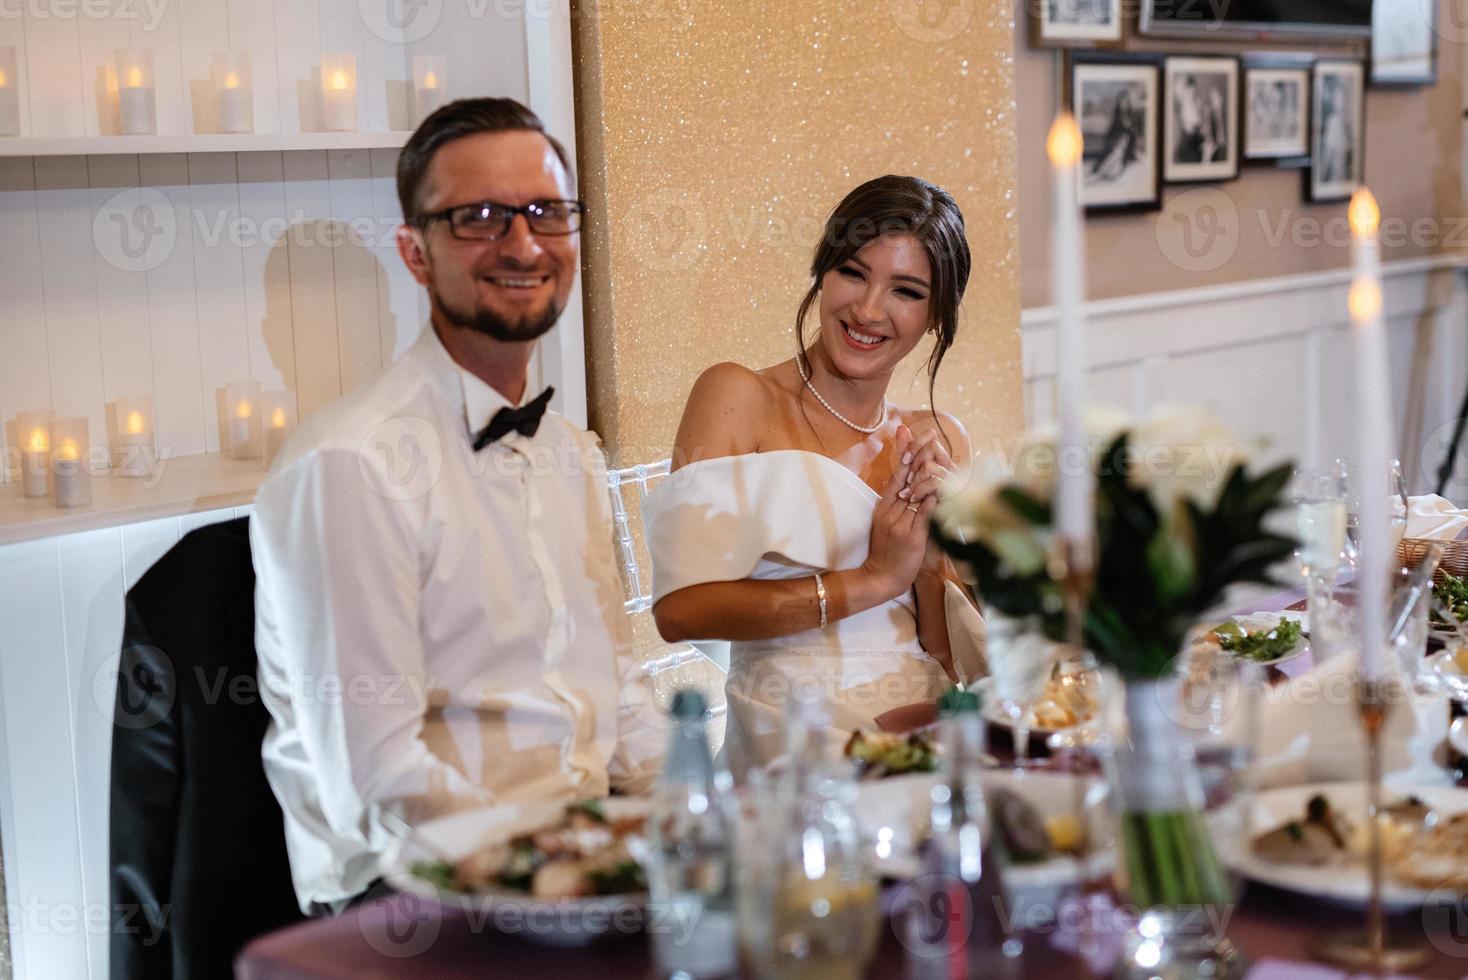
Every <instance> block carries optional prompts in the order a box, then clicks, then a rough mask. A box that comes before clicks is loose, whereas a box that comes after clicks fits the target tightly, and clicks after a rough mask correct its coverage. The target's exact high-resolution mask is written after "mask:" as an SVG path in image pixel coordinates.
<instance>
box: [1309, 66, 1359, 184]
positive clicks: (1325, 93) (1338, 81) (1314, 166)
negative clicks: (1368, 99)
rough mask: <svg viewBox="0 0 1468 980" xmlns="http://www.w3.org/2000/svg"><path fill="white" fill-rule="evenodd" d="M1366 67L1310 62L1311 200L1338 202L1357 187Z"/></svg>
mask: <svg viewBox="0 0 1468 980" xmlns="http://www.w3.org/2000/svg"><path fill="white" fill-rule="evenodd" d="M1365 89H1366V66H1365V65H1364V64H1363V63H1362V62H1360V61H1333V60H1331V61H1328V60H1325V59H1322V60H1320V61H1317V62H1316V63H1315V69H1314V74H1313V77H1312V79H1311V84H1310V169H1309V171H1308V172H1307V174H1306V181H1305V192H1306V197H1307V198H1308V199H1309V200H1311V201H1344V200H1347V199H1348V198H1350V196H1351V194H1352V192H1353V191H1355V190H1356V188H1357V187H1359V186H1360V184H1361V181H1362V179H1363V177H1364V171H1365V166H1366V134H1365V128H1366V127H1365V123H1366V118H1365V113H1364V112H1363V111H1362V109H1363V107H1364V106H1363V103H1364V96H1365Z"/></svg>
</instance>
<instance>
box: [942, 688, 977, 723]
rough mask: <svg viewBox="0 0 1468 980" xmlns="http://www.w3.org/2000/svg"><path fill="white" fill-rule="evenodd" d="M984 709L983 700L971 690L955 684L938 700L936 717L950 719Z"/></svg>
mask: <svg viewBox="0 0 1468 980" xmlns="http://www.w3.org/2000/svg"><path fill="white" fill-rule="evenodd" d="M983 708H984V699H983V697H982V696H981V695H980V694H979V692H978V691H975V690H973V689H971V688H968V687H965V686H964V685H962V684H955V685H953V686H952V687H950V688H949V689H948V690H946V691H944V692H943V694H942V696H941V697H939V698H938V717H940V718H950V717H952V716H954V715H961V714H965V713H967V712H975V713H977V712H979V711H982V710H983Z"/></svg>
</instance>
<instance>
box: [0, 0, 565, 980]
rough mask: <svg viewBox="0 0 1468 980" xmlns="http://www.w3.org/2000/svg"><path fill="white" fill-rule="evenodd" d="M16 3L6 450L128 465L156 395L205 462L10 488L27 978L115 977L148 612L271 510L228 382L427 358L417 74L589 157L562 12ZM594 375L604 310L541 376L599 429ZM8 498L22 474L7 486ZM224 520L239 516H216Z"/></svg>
mask: <svg viewBox="0 0 1468 980" xmlns="http://www.w3.org/2000/svg"><path fill="white" fill-rule="evenodd" d="M552 6H553V7H554V5H552ZM43 8H44V9H43ZM15 9H16V11H17V12H18V14H19V15H18V16H6V17H0V45H14V46H15V47H16V49H17V52H18V56H19V64H20V69H21V70H20V74H21V79H20V83H21V86H22V93H21V113H22V132H23V134H24V135H23V136H21V137H16V138H6V139H3V140H0V241H3V242H4V243H5V247H6V258H5V261H4V262H0V308H3V309H4V310H5V315H4V318H3V320H0V450H6V449H13V448H14V447H15V442H16V433H15V431H14V420H15V415H16V413H17V412H18V411H20V410H22V409H27V408H45V407H50V408H54V409H55V410H56V411H57V412H58V413H61V414H68V415H85V416H87V418H88V419H89V420H90V422H91V439H92V442H93V446H94V447H95V448H97V449H99V450H100V449H101V448H102V447H104V446H105V445H106V441H107V428H106V412H107V407H108V405H109V404H110V403H111V402H113V401H114V400H115V399H116V398H117V397H119V396H121V395H129V394H151V395H152V396H153V399H154V404H155V409H156V414H157V430H158V441H159V448H160V451H161V452H163V453H165V454H167V455H168V456H170V457H175V458H181V457H191V458H188V459H181V460H180V461H179V462H178V463H177V465H176V468H175V469H173V470H171V471H169V472H170V473H171V474H172V476H169V477H165V479H164V480H162V481H160V482H159V484H158V485H157V486H156V487H143V484H142V481H121V480H118V479H111V478H107V479H103V480H101V482H99V483H98V484H97V487H98V496H97V502H96V503H95V504H94V506H93V507H92V508H88V509H86V510H85V511H82V512H62V511H55V510H52V509H50V508H48V507H46V506H45V505H44V504H38V505H37V506H38V508H39V510H38V514H39V516H37V515H36V514H30V513H28V512H27V513H25V514H21V516H19V517H17V516H16V514H17V513H19V512H20V511H21V510H23V509H24V508H26V507H29V505H30V504H33V503H36V502H30V501H21V500H19V499H18V488H17V487H14V486H10V485H5V486H0V525H3V527H0V540H8V541H9V542H10V543H7V544H0V622H3V623H5V624H6V628H5V630H3V631H0V843H3V847H4V855H3V856H4V878H5V885H6V897H7V909H8V912H9V922H8V926H9V930H10V933H11V944H12V952H13V957H14V969H15V975H16V976H17V977H24V978H31V977H36V978H45V980H49V978H52V977H67V978H79V977H90V978H92V980H99V978H103V977H105V976H106V973H107V967H106V961H107V938H108V937H107V929H106V922H107V915H106V911H107V910H106V904H107V880H106V860H107V806H106V800H107V791H108V769H109V753H110V741H111V731H110V726H111V717H110V712H111V703H112V697H113V696H114V694H115V674H114V673H112V671H113V670H114V667H113V664H114V660H113V658H114V657H115V655H116V653H117V648H118V645H119V641H120V639H121V624H122V600H123V595H124V593H125V591H126V589H127V588H128V587H129V586H131V585H132V584H133V583H134V582H136V581H137V579H138V578H139V577H140V576H141V575H142V574H143V573H144V572H145V571H146V569H147V568H148V566H149V565H151V564H152V563H153V562H154V561H155V560H157V558H158V557H159V556H160V555H162V554H163V553H164V552H165V551H166V550H167V549H168V548H169V547H170V546H171V545H172V544H173V543H174V542H176V541H177V540H178V538H179V537H180V536H181V535H182V534H184V533H187V532H188V531H189V530H192V529H193V528H195V527H198V526H200V525H202V524H204V523H208V522H210V521H213V520H223V519H227V518H229V517H231V516H245V515H247V514H248V513H249V512H250V508H249V507H248V506H247V505H244V504H243V502H244V501H248V500H249V499H251V494H252V492H253V487H254V485H255V482H256V481H257V480H258V478H259V472H258V471H256V470H251V471H250V472H248V473H246V472H244V470H242V469H241V467H242V466H244V464H236V463H232V462H231V461H228V460H224V459H222V458H221V457H219V456H217V455H216V456H206V455H199V454H205V453H216V452H217V451H218V449H219V448H220V444H221V439H220V435H221V432H220V424H219V421H220V420H219V412H220V409H221V407H222V388H223V386H224V384H225V383H226V382H228V381H233V380H243V379H246V378H254V379H257V380H259V381H260V382H261V383H262V384H263V385H264V387H265V388H266V389H274V388H287V389H290V390H292V391H294V392H295V393H296V396H297V403H298V407H299V410H300V414H301V415H302V416H303V417H304V416H305V415H308V414H310V412H312V411H314V410H315V409H317V408H320V407H321V406H322V405H325V404H327V403H328V402H330V401H333V400H334V399H336V398H338V397H340V396H341V395H342V394H343V393H345V392H349V391H351V390H353V389H355V388H358V387H360V386H361V385H363V384H366V383H367V382H369V381H370V380H371V379H373V378H374V377H376V376H377V374H378V373H379V372H380V371H381V370H382V369H383V367H384V366H385V365H386V364H387V363H389V362H391V361H392V360H393V359H394V358H395V357H396V356H398V355H399V354H401V353H402V352H403V351H404V350H405V349H406V348H407V347H408V345H409V344H411V343H412V342H413V340H414V338H415V337H416V336H417V335H418V332H419V330H420V329H421V327H422V325H423V323H424V322H425V319H426V316H427V312H428V307H427V299H426V296H425V294H424V291H423V290H422V288H421V287H419V286H418V285H417V284H416V283H415V282H414V281H413V280H412V277H411V276H409V275H408V273H407V270H406V269H405V268H404V267H403V265H402V262H401V260H400V259H399V258H398V255H397V248H396V244H395V242H394V236H393V232H394V230H395V229H396V227H397V225H398V224H399V222H400V221H401V214H400V211H399V208H398V203H397V190H396V180H395V177H396V163H397V157H398V148H399V147H400V146H401V145H402V142H403V140H404V138H405V133H404V132H403V131H404V130H410V129H412V128H413V127H414V126H415V125H416V123H417V119H416V118H414V116H413V108H414V100H413V93H412V55H413V54H436V55H443V56H445V59H446V69H445V77H444V78H443V80H442V81H443V85H444V89H445V92H446V95H447V96H448V97H449V98H455V97H460V96H471V95H508V96H512V97H515V98H518V99H520V100H521V101H523V102H525V103H526V104H528V105H529V106H530V107H531V108H532V109H534V110H536V111H537V112H539V113H540V114H541V116H542V117H543V118H544V119H545V121H546V123H547V126H548V128H549V129H550V130H551V131H552V132H553V133H555V135H557V136H558V137H559V138H560V139H561V140H562V141H563V142H564V143H566V144H567V146H568V148H569V149H571V150H572V152H573V153H574V146H575V133H574V120H575V114H574V111H573V110H574V106H573V105H572V92H573V86H572V74H571V55H570V25H569V23H568V22H567V20H566V19H565V17H563V16H560V15H559V14H557V13H555V12H552V14H551V15H550V16H548V17H547V16H545V15H544V6H543V5H541V6H540V7H536V5H518V4H511V5H504V4H495V3H480V2H470V3H458V2H449V3H436V2H430V3H398V2H382V3H361V2H359V0H169V2H166V3H158V2H156V0H153V2H149V0H127V2H125V3H124V2H122V0H104V2H100V3H88V4H82V5H79V6H77V7H76V8H75V10H76V12H77V15H76V16H74V17H71V18H65V17H55V16H49V13H50V9H49V8H46V5H44V4H42V5H35V4H24V5H22V4H16V5H15ZM38 11H39V12H40V13H39V14H38ZM525 11H530V14H529V16H528V17H527V15H526V14H525V13H524V12H525ZM536 11H539V13H536ZM42 14H45V16H42ZM124 47H145V48H150V49H152V51H153V57H154V73H155V84H156V88H157V100H158V101H157V105H158V135H156V136H137V137H121V136H116V135H112V134H113V133H114V132H115V130H116V125H115V120H114V118H113V117H114V111H113V109H112V103H111V101H110V99H109V98H108V97H107V87H106V81H107V77H106V76H107V72H106V69H107V68H109V67H110V66H111V65H112V63H113V52H114V51H115V50H116V49H118V48H124ZM241 49H243V50H248V51H249V52H250V59H251V74H252V84H253V95H254V114H255V132H254V133H253V134H245V135H232V134H219V133H217V132H216V130H217V120H216V119H215V118H214V109H213V106H212V90H211V88H210V85H209V73H210V66H211V63H212V58H213V54H214V52H216V51H223V50H241ZM328 52H350V53H352V54H354V55H356V57H357V70H358V82H359V89H358V108H359V115H358V124H359V129H360V132H358V133H321V132H318V131H317V130H319V120H318V118H317V117H318V111H317V108H318V107H317V95H316V93H317V90H318V87H319V84H320V77H319V63H320V58H321V55H322V54H323V53H328ZM583 358H584V347H583V343H582V324H581V301H580V295H579V292H578V293H577V294H576V295H575V296H573V298H572V301H571V304H570V305H569V307H568V309H567V311H566V313H565V315H564V316H563V317H562V320H561V323H560V325H559V327H558V329H557V331H556V332H554V333H553V334H551V335H550V337H549V338H547V345H546V347H545V350H544V353H543V356H538V357H537V358H536V359H535V360H534V361H533V363H532V372H533V374H532V377H533V379H535V380H536V381H538V382H539V383H540V384H554V385H555V386H556V387H557V391H558V397H557V401H558V407H560V408H561V409H562V410H563V411H565V412H566V414H567V415H569V416H570V417H571V418H573V419H575V420H577V421H579V422H582V423H583V424H584V422H585V418H586V393H585V366H584V363H583ZM246 469H248V467H246ZM7 478H10V479H16V478H18V474H14V473H7V472H6V470H5V467H3V466H0V483H4V481H5V480H6V479H7ZM124 483H125V484H127V485H123V484H124ZM236 503H240V504H241V506H238V507H236V506H233V505H234V504H236ZM226 505H228V506H226ZM210 507H213V508H223V509H215V510H208V511H205V512H196V511H199V510H200V508H210ZM89 915H90V916H91V921H92V922H93V925H90V926H89V925H88V924H87V921H88V919H87V917H88V916H89Z"/></svg>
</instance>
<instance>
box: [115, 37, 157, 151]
mask: <svg viewBox="0 0 1468 980" xmlns="http://www.w3.org/2000/svg"><path fill="white" fill-rule="evenodd" d="M116 71H117V121H118V129H119V130H120V131H121V132H122V133H123V134H124V135H126V136H139V135H146V134H151V133H156V132H157V131H158V105H157V99H156V98H155V97H154V90H153V52H152V51H150V50H148V49H147V48H128V49H124V50H121V51H118V52H116Z"/></svg>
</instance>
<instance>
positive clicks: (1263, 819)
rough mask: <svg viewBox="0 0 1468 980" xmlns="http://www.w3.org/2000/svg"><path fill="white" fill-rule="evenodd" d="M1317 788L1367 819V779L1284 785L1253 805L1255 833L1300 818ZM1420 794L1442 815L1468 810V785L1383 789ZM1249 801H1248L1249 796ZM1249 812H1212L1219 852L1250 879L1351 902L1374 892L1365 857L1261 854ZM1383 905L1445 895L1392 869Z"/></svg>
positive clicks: (1418, 903)
mask: <svg viewBox="0 0 1468 980" xmlns="http://www.w3.org/2000/svg"><path fill="white" fill-rule="evenodd" d="M1317 793H1319V794H1323V795H1324V796H1325V798H1326V799H1328V800H1329V801H1330V805H1331V806H1332V807H1334V808H1335V809H1337V810H1338V811H1340V812H1341V813H1342V814H1344V815H1345V816H1346V818H1347V819H1348V820H1350V821H1351V822H1352V823H1353V824H1358V825H1359V824H1363V823H1365V822H1366V784H1365V783H1360V782H1351V783H1311V784H1307V785H1304V786H1284V787H1280V788H1279V789H1271V790H1265V791H1264V792H1262V793H1259V794H1257V795H1255V797H1254V798H1253V800H1252V804H1253V819H1254V822H1253V833H1254V835H1256V836H1257V835H1259V834H1263V833H1267V832H1269V831H1271V830H1274V829H1275V828H1276V827H1280V826H1282V825H1283V824H1285V823H1288V822H1289V821H1291V820H1298V819H1299V818H1300V817H1301V815H1303V814H1304V812H1305V804H1306V803H1307V802H1308V801H1309V799H1310V798H1311V797H1312V796H1315V795H1316V794H1317ZM1409 795H1411V796H1416V797H1418V798H1420V799H1421V800H1422V801H1423V802H1424V803H1426V804H1427V805H1428V806H1430V807H1432V808H1433V809H1434V810H1436V811H1437V812H1438V813H1439V814H1441V815H1444V816H1446V815H1449V814H1454V813H1460V812H1462V811H1465V810H1468V790H1464V789H1458V788H1457V787H1451V786H1400V785H1390V784H1389V785H1388V786H1387V787H1386V788H1385V789H1383V791H1382V797H1383V800H1384V801H1385V802H1387V803H1390V802H1391V801H1393V800H1396V799H1400V798H1401V797H1404V796H1409ZM1246 802H1247V801H1246ZM1242 816H1243V811H1242V809H1241V808H1240V807H1239V806H1232V807H1225V808H1224V809H1223V810H1220V811H1218V812H1216V813H1214V814H1211V815H1210V817H1209V826H1210V828H1211V830H1212V833H1213V842H1214V844H1215V845H1216V846H1217V847H1218V850H1219V857H1220V858H1221V859H1222V860H1223V862H1224V863H1225V864H1226V865H1228V867H1229V868H1230V869H1231V870H1232V871H1234V872H1236V873H1238V874H1240V875H1242V876H1243V877H1245V878H1248V879H1249V880H1251V881H1257V882H1260V883H1262V884H1266V885H1273V886H1274V887H1276V888H1282V889H1285V890H1286V891H1292V892H1297V893H1299V894H1301V895H1309V896H1312V897H1314V898H1322V899H1326V900H1328V901H1332V902H1339V903H1341V904H1345V905H1353V906H1362V905H1364V904H1365V903H1366V901H1367V898H1368V896H1369V893H1370V889H1371V883H1370V880H1369V875H1368V874H1367V870H1366V865H1365V864H1364V863H1363V862H1360V861H1351V862H1349V863H1343V864H1331V865H1327V866H1325V867H1307V866H1303V865H1291V864H1279V863H1271V862H1267V861H1263V860H1260V859H1259V858H1256V857H1255V856H1254V854H1253V851H1252V849H1251V848H1250V847H1249V842H1248V841H1247V840H1245V839H1244V834H1243V832H1242V831H1243V827H1242V819H1241V818H1242ZM1381 897H1382V905H1383V906H1384V907H1385V908H1386V909H1387V910H1388V911H1396V912H1407V911H1412V910H1414V909H1420V908H1421V907H1422V905H1423V903H1424V902H1426V901H1428V899H1429V897H1434V898H1436V897H1442V895H1441V893H1440V892H1439V893H1437V894H1436V895H1434V893H1431V892H1428V891H1426V890H1424V889H1421V888H1412V887H1409V886H1407V885H1402V884H1398V883H1397V882H1395V881H1394V880H1392V877H1391V874H1390V872H1388V874H1387V876H1386V879H1385V882H1384V884H1383V885H1382V895H1381Z"/></svg>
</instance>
